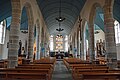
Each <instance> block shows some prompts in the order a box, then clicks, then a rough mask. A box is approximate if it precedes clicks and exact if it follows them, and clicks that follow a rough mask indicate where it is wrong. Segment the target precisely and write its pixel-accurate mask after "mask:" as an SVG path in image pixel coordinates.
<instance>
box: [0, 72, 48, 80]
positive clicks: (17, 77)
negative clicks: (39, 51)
mask: <svg viewBox="0 0 120 80" xmlns="http://www.w3.org/2000/svg"><path fill="white" fill-rule="evenodd" d="M0 80H49V79H48V75H47V74H43V73H42V74H38V73H18V72H12V73H11V72H0Z"/></svg>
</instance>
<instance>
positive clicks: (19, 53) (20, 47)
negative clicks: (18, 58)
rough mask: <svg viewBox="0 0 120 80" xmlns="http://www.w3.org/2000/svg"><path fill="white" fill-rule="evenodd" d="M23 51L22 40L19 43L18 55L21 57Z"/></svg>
mask: <svg viewBox="0 0 120 80" xmlns="http://www.w3.org/2000/svg"><path fill="white" fill-rule="evenodd" d="M21 50H22V42H21V40H20V41H19V50H18V55H21Z"/></svg>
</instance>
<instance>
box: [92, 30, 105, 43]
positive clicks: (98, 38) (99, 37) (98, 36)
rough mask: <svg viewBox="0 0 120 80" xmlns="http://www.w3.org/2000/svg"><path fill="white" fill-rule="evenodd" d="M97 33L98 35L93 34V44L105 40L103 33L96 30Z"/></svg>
mask: <svg viewBox="0 0 120 80" xmlns="http://www.w3.org/2000/svg"><path fill="white" fill-rule="evenodd" d="M96 31H98V32H99V33H98V34H94V36H95V37H94V40H95V43H96V42H97V40H99V41H100V39H102V40H105V33H104V32H103V31H102V30H96Z"/></svg>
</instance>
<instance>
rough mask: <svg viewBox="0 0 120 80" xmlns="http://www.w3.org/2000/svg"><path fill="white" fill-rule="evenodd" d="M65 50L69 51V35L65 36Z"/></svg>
mask: <svg viewBox="0 0 120 80" xmlns="http://www.w3.org/2000/svg"><path fill="white" fill-rule="evenodd" d="M65 52H68V36H67V35H66V36H65Z"/></svg>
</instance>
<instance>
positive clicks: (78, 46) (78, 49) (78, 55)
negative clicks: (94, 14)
mask: <svg viewBox="0 0 120 80" xmlns="http://www.w3.org/2000/svg"><path fill="white" fill-rule="evenodd" d="M79 44H80V40H79V28H78V31H77V57H78V58H80V54H79V53H80V45H79Z"/></svg>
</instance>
